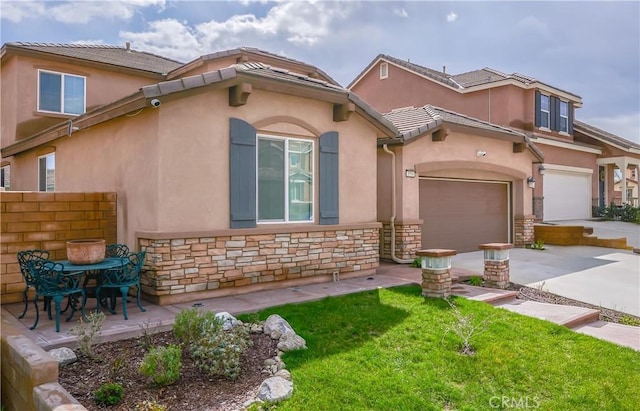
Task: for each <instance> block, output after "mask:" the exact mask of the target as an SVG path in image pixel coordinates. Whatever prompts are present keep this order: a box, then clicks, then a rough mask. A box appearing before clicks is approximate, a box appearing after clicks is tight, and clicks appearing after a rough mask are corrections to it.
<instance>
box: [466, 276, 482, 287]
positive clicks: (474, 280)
mask: <svg viewBox="0 0 640 411" xmlns="http://www.w3.org/2000/svg"><path fill="white" fill-rule="evenodd" d="M469 284H471V285H474V286H476V287H479V286H481V285H482V277H480V276H479V275H472V276H471V277H469Z"/></svg>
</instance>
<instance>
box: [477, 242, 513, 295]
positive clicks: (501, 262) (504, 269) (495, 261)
mask: <svg viewBox="0 0 640 411" xmlns="http://www.w3.org/2000/svg"><path fill="white" fill-rule="evenodd" d="M479 248H480V249H481V250H484V280H485V281H486V283H487V285H489V286H491V287H497V288H501V289H505V288H507V287H509V250H510V249H512V248H513V244H509V243H488V244H481V245H480V247H479Z"/></svg>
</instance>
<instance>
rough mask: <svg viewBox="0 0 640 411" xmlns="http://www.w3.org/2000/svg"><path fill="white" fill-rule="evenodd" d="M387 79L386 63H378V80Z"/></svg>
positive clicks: (387, 69) (387, 67)
mask: <svg viewBox="0 0 640 411" xmlns="http://www.w3.org/2000/svg"><path fill="white" fill-rule="evenodd" d="M387 77H389V65H388V64H387V63H380V80H384V79H386V78H387Z"/></svg>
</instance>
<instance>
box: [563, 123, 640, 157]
mask: <svg viewBox="0 0 640 411" xmlns="http://www.w3.org/2000/svg"><path fill="white" fill-rule="evenodd" d="M573 130H574V131H579V132H582V133H587V134H589V135H591V136H593V137H594V138H596V139H597V140H600V141H603V142H605V143H610V144H614V145H617V146H620V147H622V148H624V149H626V150H629V149H636V150H640V144H638V143H634V142H633V141H629V140H626V139H624V138H622V137H619V136H616V135H615V134H611V133H609V132H608V131H604V130H602V129H600V128H598V127H595V126H592V125H591V124H587V123H584V122H582V121H579V120H573Z"/></svg>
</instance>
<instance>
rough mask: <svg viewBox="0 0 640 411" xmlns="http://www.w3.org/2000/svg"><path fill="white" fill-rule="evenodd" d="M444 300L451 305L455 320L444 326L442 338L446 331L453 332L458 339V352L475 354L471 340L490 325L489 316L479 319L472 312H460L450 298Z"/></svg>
mask: <svg viewBox="0 0 640 411" xmlns="http://www.w3.org/2000/svg"><path fill="white" fill-rule="evenodd" d="M445 301H446V302H447V303H448V304H449V306H450V307H451V311H452V312H453V315H454V317H455V321H454V322H453V324H449V325H447V326H446V327H445V333H444V335H443V337H442V338H443V339H444V337H445V336H446V335H447V333H449V332H453V333H454V334H455V335H456V336H457V337H458V338H459V340H460V353H461V354H465V355H473V354H475V350H474V349H473V346H472V345H471V340H472V339H473V338H474V337H475V336H477V335H478V334H480V333H482V332H484V331H485V330H486V329H487V327H488V326H489V325H491V322H492V321H491V317H486V318H484V319H482V320H479V319H477V318H476V317H475V315H474V314H473V313H472V314H462V313H461V312H460V309H459V308H458V307H457V306H456V305H455V304H454V303H453V301H451V299H450V298H445Z"/></svg>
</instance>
